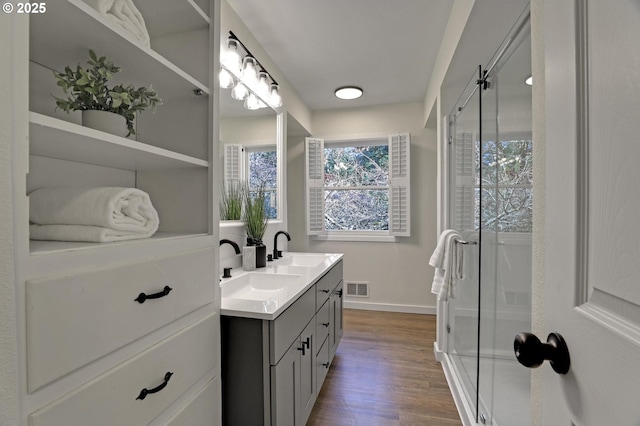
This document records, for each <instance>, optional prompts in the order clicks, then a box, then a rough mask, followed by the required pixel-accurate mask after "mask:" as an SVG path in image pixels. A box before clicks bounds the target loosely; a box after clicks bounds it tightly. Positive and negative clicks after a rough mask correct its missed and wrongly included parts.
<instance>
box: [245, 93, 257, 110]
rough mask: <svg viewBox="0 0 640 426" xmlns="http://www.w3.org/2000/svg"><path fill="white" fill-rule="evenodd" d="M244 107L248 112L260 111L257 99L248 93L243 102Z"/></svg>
mask: <svg viewBox="0 0 640 426" xmlns="http://www.w3.org/2000/svg"><path fill="white" fill-rule="evenodd" d="M244 107H245V108H246V109H250V110H255V109H260V104H259V101H258V97H257V96H256V95H255V94H253V93H249V96H247V98H246V99H245V100H244Z"/></svg>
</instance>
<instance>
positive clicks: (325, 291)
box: [320, 289, 329, 293]
mask: <svg viewBox="0 0 640 426" xmlns="http://www.w3.org/2000/svg"><path fill="white" fill-rule="evenodd" d="M320 291H321V292H323V293H329V290H324V289H322V290H320Z"/></svg>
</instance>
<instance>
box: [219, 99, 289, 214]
mask: <svg viewBox="0 0 640 426" xmlns="http://www.w3.org/2000/svg"><path fill="white" fill-rule="evenodd" d="M230 92H231V90H230V89H220V150H221V151H220V158H221V162H222V164H221V167H220V170H221V172H222V175H221V176H220V182H224V183H225V187H226V188H229V185H226V184H227V183H228V182H229V181H231V180H232V179H230V178H229V177H232V178H236V179H239V180H240V181H242V182H245V183H246V184H248V185H249V190H250V191H255V190H256V189H257V188H259V187H260V186H261V185H262V186H263V188H264V190H265V192H266V195H267V203H268V206H267V209H268V212H269V218H270V219H272V220H273V219H279V218H281V217H282V215H281V211H280V206H281V204H282V203H281V199H282V194H281V190H280V188H282V185H281V175H282V173H281V169H282V166H281V164H282V140H281V139H282V132H281V131H279V128H281V127H282V119H281V117H280V115H278V114H277V113H276V111H275V110H273V109H271V108H268V107H267V108H262V109H258V110H248V109H246V108H244V106H243V103H242V102H241V101H236V100H234V99H233V98H232V97H231V93H230ZM220 220H221V221H225V220H226V221H228V219H225V218H224V217H223V213H222V212H221V217H220Z"/></svg>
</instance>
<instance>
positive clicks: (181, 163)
mask: <svg viewBox="0 0 640 426" xmlns="http://www.w3.org/2000/svg"><path fill="white" fill-rule="evenodd" d="M95 3H96V0H86V1H83V0H57V1H55V2H48V3H47V4H46V8H47V9H46V12H45V13H42V14H32V15H31V16H28V17H26V16H22V17H17V18H16V19H21V20H22V21H21V22H22V23H23V24H24V25H23V26H21V27H20V26H17V27H16V29H15V30H14V34H15V37H14V40H13V41H12V42H11V43H12V45H13V47H14V50H15V52H16V54H15V58H17V60H16V63H15V64H13V68H12V69H13V72H14V75H15V78H13V80H12V83H13V84H14V85H15V87H14V90H15V94H16V96H15V98H14V103H15V105H13V107H14V113H15V114H16V116H17V117H19V119H18V120H16V123H15V125H16V126H18V127H17V130H16V131H15V132H14V135H16V136H15V138H14V140H12V142H11V143H12V147H13V153H14V154H13V155H14V158H15V159H16V161H15V162H14V170H13V172H12V173H13V177H14V179H13V191H14V193H15V195H14V199H13V200H12V201H11V203H12V207H13V211H14V220H15V224H14V229H15V234H14V244H13V246H14V252H15V259H16V262H15V264H16V270H15V277H16V287H15V288H16V296H15V299H16V313H17V324H18V326H17V330H18V339H17V340H18V355H19V360H18V364H17V365H18V366H19V383H20V386H19V388H20V390H19V393H20V394H19V399H20V403H19V407H20V408H19V411H20V422H21V425H27V424H28V425H31V426H39V425H53V424H65V425H72V424H92V425H105V426H106V425H116V424H118V425H124V424H135V425H146V424H153V425H160V424H162V425H164V424H170V425H177V424H211V425H216V424H220V421H221V420H220V419H221V416H220V356H219V352H220V346H219V306H220V296H219V293H220V291H219V285H218V279H217V276H218V271H217V265H216V263H217V262H216V261H215V259H217V255H218V249H217V247H218V221H217V208H214V206H217V195H216V194H217V188H218V182H217V181H216V179H217V176H218V175H219V173H218V171H217V170H213V168H214V165H217V164H218V163H219V160H218V155H219V154H218V149H217V134H218V120H217V99H216V98H217V94H218V90H217V89H216V88H215V87H214V84H213V82H214V74H215V73H214V72H213V71H214V70H215V69H217V67H218V66H219V64H218V49H219V35H218V34H217V32H218V31H219V9H220V5H219V1H218V0H134V3H135V5H136V6H137V8H138V9H139V10H140V12H141V14H142V16H143V17H144V19H145V23H146V27H147V30H148V32H149V35H150V39H151V41H150V46H145V45H144V44H143V43H141V42H139V41H138V40H136V39H135V38H134V37H133V36H132V35H131V34H129V33H128V32H127V31H126V30H125V29H124V28H123V27H121V26H120V25H118V24H117V23H116V22H114V21H113V20H111V19H109V18H108V17H106V16H104V15H102V14H100V13H99V12H98V11H97V10H96V9H94V8H93V5H94V4H95ZM89 49H92V50H94V51H95V52H96V54H97V55H98V56H106V57H108V58H110V59H112V60H113V62H114V63H115V64H116V65H118V66H120V67H121V68H122V72H120V73H118V74H117V76H116V78H115V79H114V82H115V83H126V84H133V85H134V86H136V87H139V86H149V85H151V86H152V87H153V88H154V89H156V90H157V91H158V95H159V96H160V97H161V98H162V105H160V106H158V108H157V111H156V112H155V113H154V112H152V111H145V112H143V113H142V114H139V115H138V116H137V118H136V123H135V126H136V134H135V135H132V136H130V137H127V138H123V137H119V136H115V135H111V134H108V133H104V132H101V131H97V130H93V129H90V128H86V127H83V126H82V125H81V120H80V115H79V112H75V113H71V114H67V113H65V112H63V111H60V110H59V109H56V107H55V99H54V98H53V96H58V97H61V96H63V93H62V90H61V89H60V88H59V87H58V86H57V85H56V79H55V78H54V75H53V71H62V70H64V68H65V66H71V67H72V68H75V66H76V65H78V64H80V65H81V66H83V67H86V66H87V64H86V62H87V60H88V59H89ZM27 76H28V77H27ZM22 99H24V101H22ZM20 126H24V127H20ZM21 135H24V137H21ZM42 186H125V187H136V188H139V189H142V190H144V191H146V192H147V193H149V195H150V198H151V201H152V203H153V205H154V207H155V208H156V210H157V211H158V215H159V218H160V227H159V230H158V232H157V233H156V234H155V235H154V236H153V237H152V238H149V239H143V240H133V241H125V242H116V243H79V242H64V241H30V240H29V214H28V213H29V199H28V194H29V193H30V192H31V191H32V190H34V189H36V188H38V187H42ZM165 286H169V287H171V289H172V291H171V292H170V293H168V294H167V295H166V296H164V297H161V298H158V299H152V300H148V301H147V302H145V303H143V304H141V303H139V302H136V301H134V299H135V298H136V296H137V295H138V294H139V293H142V292H144V293H146V294H152V293H154V292H157V291H161V290H162V289H163V288H164V287H165ZM94 336H95V337H94ZM194 366H197V368H195V367H194ZM167 372H172V375H171V378H170V379H169V380H168V381H167V382H166V386H165V387H164V388H163V389H161V390H160V391H159V392H157V393H152V394H149V395H148V396H147V398H145V400H136V397H137V396H138V393H139V392H140V390H141V389H143V388H147V389H153V388H155V387H157V386H158V385H160V384H162V383H163V382H164V381H166V373H167Z"/></svg>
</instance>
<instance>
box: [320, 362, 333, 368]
mask: <svg viewBox="0 0 640 426" xmlns="http://www.w3.org/2000/svg"><path fill="white" fill-rule="evenodd" d="M329 365H331V364H329V363H328V362H323V363H322V366H323V367H324V368H329Z"/></svg>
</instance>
